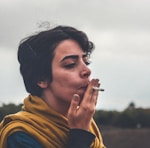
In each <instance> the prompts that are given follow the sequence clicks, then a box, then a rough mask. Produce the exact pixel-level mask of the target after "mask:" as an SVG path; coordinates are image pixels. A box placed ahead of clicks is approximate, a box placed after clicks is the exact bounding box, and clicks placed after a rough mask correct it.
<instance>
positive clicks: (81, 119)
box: [67, 79, 100, 130]
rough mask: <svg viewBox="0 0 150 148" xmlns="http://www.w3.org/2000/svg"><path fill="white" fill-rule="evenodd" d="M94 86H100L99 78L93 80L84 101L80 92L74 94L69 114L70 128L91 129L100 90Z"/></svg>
mask: <svg viewBox="0 0 150 148" xmlns="http://www.w3.org/2000/svg"><path fill="white" fill-rule="evenodd" d="M93 86H96V87H99V86H100V84H99V80H98V79H92V80H91V82H90V83H89V85H88V87H87V90H86V92H85V94H84V97H83V99H82V101H81V98H80V96H79V95H78V94H74V95H73V98H72V101H71V104H70V107H69V110H68V115H67V117H68V123H69V125H70V128H78V129H83V130H88V129H89V127H90V124H91V120H92V118H93V115H94V113H95V106H96V103H97V98H98V91H97V90H94V89H93V88H92V87H93Z"/></svg>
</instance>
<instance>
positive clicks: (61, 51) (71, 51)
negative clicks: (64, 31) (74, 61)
mask: <svg viewBox="0 0 150 148" xmlns="http://www.w3.org/2000/svg"><path fill="white" fill-rule="evenodd" d="M83 54H85V53H84V51H83V49H82V48H81V47H80V45H79V44H78V43H77V42H76V41H74V40H71V39H68V40H64V41H62V42H61V43H60V44H59V45H58V46H57V47H56V49H55V51H54V58H57V59H60V60H61V59H62V58H64V57H65V56H68V55H78V56H83Z"/></svg>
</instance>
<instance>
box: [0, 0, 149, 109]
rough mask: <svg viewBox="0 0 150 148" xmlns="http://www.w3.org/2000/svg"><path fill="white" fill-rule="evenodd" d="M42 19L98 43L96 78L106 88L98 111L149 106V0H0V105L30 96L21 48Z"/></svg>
mask: <svg viewBox="0 0 150 148" xmlns="http://www.w3.org/2000/svg"><path fill="white" fill-rule="evenodd" d="M43 21H47V22H50V24H51V27H53V26H56V25H71V26H73V27H76V28H78V29H81V30H83V31H85V32H86V33H87V35H88V37H89V39H90V40H92V41H93V42H94V43H95V46H96V49H95V51H94V52H93V55H92V64H91V69H92V77H97V78H99V79H100V81H101V86H102V87H103V88H104V89H105V91H104V92H102V93H100V96H99V101H98V104H97V109H107V110H124V109H125V108H126V107H127V106H128V105H129V103H130V102H134V103H135V105H136V106H137V107H144V108H149V107H150V90H149V89H150V1H149V0H125V1H121V0H38V1H37V0H0V82H1V83H0V104H2V103H9V102H13V103H21V102H22V101H23V99H24V98H25V97H26V96H27V93H26V91H25V89H24V84H23V81H22V77H21V75H20V73H19V65H18V62H17V47H18V44H19V41H20V40H21V39H22V38H24V37H26V36H28V35H30V34H32V33H34V32H36V31H39V30H40V29H41V28H39V25H40V23H41V22H43Z"/></svg>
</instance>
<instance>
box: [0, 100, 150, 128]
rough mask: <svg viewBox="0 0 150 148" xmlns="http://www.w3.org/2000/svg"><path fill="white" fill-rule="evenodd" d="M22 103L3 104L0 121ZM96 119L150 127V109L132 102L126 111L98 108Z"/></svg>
mask: <svg viewBox="0 0 150 148" xmlns="http://www.w3.org/2000/svg"><path fill="white" fill-rule="evenodd" d="M21 107H22V104H19V105H15V104H13V103H10V104H3V105H2V106H1V107H0V121H1V120H2V119H3V117H4V116H6V115H8V114H13V113H16V112H18V111H20V110H21ZM94 119H95V121H96V123H97V124H98V125H100V126H101V125H104V126H115V127H121V128H142V127H148V128H150V109H143V108H136V107H135V104H134V103H133V102H132V103H130V104H129V106H128V107H127V108H126V109H125V110H124V111H121V112H119V111H105V110H96V112H95V115H94Z"/></svg>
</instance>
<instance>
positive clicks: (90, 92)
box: [82, 79, 100, 105]
mask: <svg viewBox="0 0 150 148" xmlns="http://www.w3.org/2000/svg"><path fill="white" fill-rule="evenodd" d="M99 86H100V83H99V80H98V79H92V80H91V82H90V83H89V85H88V88H87V91H86V92H85V94H84V97H83V100H82V103H88V102H89V103H92V102H93V103H94V102H95V103H96V102H97V98H98V91H96V90H94V89H93V87H99ZM95 103H94V105H95Z"/></svg>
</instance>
